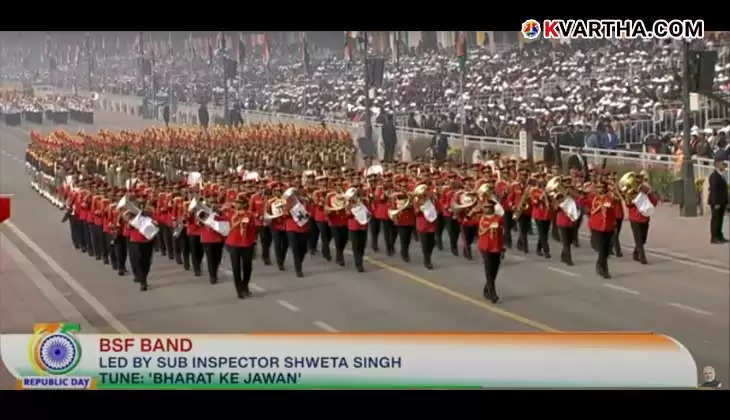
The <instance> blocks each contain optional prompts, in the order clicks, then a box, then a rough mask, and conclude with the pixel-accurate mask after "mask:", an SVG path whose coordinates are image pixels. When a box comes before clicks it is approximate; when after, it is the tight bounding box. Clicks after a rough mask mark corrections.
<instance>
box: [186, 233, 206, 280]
mask: <svg viewBox="0 0 730 420" xmlns="http://www.w3.org/2000/svg"><path fill="white" fill-rule="evenodd" d="M188 241H189V243H190V256H191V257H192V260H193V261H192V262H193V271H194V272H195V274H199V273H200V271H201V270H200V263H202V262H203V244H201V243H200V235H189V236H188Z"/></svg>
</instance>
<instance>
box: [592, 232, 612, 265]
mask: <svg viewBox="0 0 730 420" xmlns="http://www.w3.org/2000/svg"><path fill="white" fill-rule="evenodd" d="M593 234H594V235H595V238H596V244H597V245H598V261H596V268H597V269H599V270H603V271H604V272H606V273H607V272H608V252H609V250H610V249H611V236H612V235H613V231H611V232H599V231H597V230H594V231H593Z"/></svg>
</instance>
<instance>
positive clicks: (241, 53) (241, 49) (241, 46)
mask: <svg viewBox="0 0 730 420" xmlns="http://www.w3.org/2000/svg"><path fill="white" fill-rule="evenodd" d="M245 62H246V43H245V42H244V41H243V33H240V34H239V35H238V63H239V65H240V66H241V68H243V64H244V63H245Z"/></svg>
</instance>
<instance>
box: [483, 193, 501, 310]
mask: <svg viewBox="0 0 730 420" xmlns="http://www.w3.org/2000/svg"><path fill="white" fill-rule="evenodd" d="M494 207H495V205H494V202H493V201H491V200H487V201H486V202H485V203H484V207H483V208H484V214H483V215H482V217H481V218H480V220H479V245H478V246H479V251H480V252H481V254H482V261H483V263H484V276H485V278H486V284H485V285H484V291H483V293H484V297H485V298H487V299H489V300H491V301H492V303H497V302H498V301H499V296H498V295H497V288H496V285H495V282H496V280H497V273H499V265H500V263H501V260H502V258H501V256H502V249H503V248H504V244H503V235H504V226H502V225H503V223H504V219H503V218H501V217H499V216H497V215H496V214H495V213H494Z"/></svg>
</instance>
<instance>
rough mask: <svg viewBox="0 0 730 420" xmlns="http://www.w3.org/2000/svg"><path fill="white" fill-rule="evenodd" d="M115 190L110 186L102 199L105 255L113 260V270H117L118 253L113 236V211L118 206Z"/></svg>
mask: <svg viewBox="0 0 730 420" xmlns="http://www.w3.org/2000/svg"><path fill="white" fill-rule="evenodd" d="M115 192H116V191H115V189H114V188H109V192H107V194H106V196H105V197H104V200H102V211H103V214H102V229H103V234H104V255H106V256H107V258H108V259H109V261H110V262H111V266H112V270H114V271H117V254H116V252H114V245H113V244H114V239H113V237H112V225H113V224H114V223H115V221H114V215H113V213H112V211H113V210H114V208H115V206H116V202H115V201H113V198H114V197H115V195H114V193H115Z"/></svg>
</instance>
